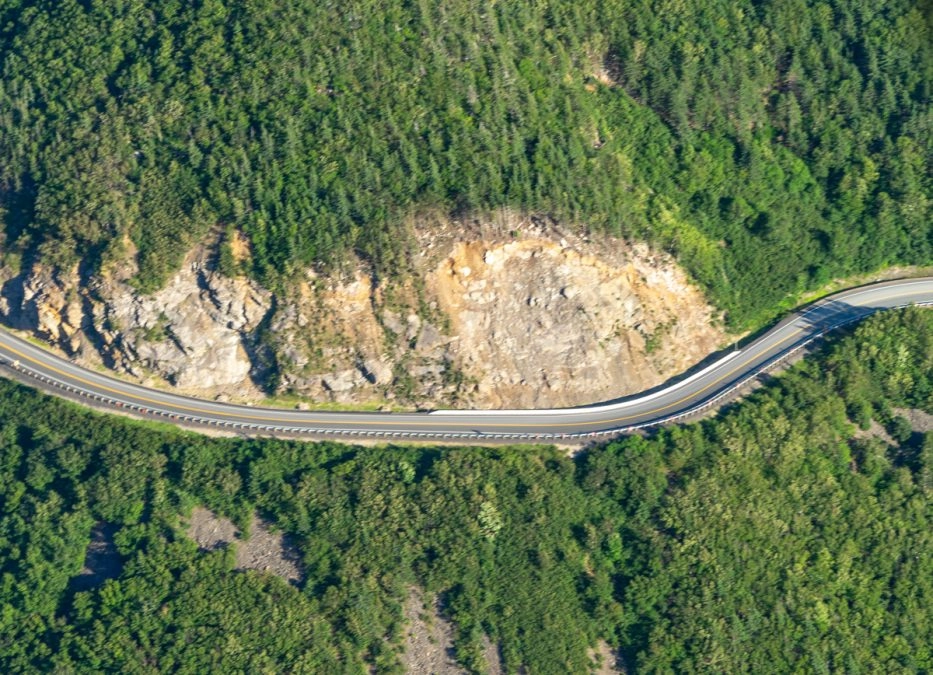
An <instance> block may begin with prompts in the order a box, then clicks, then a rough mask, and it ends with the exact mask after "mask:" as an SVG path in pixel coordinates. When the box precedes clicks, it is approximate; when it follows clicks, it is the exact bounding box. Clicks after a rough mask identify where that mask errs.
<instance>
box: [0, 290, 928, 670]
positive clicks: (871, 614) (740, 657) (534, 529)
mask: <svg viewBox="0 0 933 675" xmlns="http://www.w3.org/2000/svg"><path fill="white" fill-rule="evenodd" d="M907 408H910V409H916V410H921V411H926V412H927V413H933V312H931V311H929V310H923V309H917V308H912V309H907V310H899V311H896V312H886V313H883V314H879V315H875V316H874V317H872V318H870V319H868V320H866V321H865V322H863V323H862V324H860V325H858V326H857V327H856V328H854V329H850V330H849V331H848V332H847V333H845V334H842V335H837V336H836V337H834V338H832V339H831V340H830V341H829V342H827V343H825V344H824V345H822V346H821V347H820V348H819V351H818V353H816V354H814V355H812V356H810V357H809V358H807V359H805V360H804V361H802V362H800V363H798V364H797V365H796V366H793V367H792V368H791V369H790V370H789V371H787V372H785V373H784V374H782V375H780V376H777V377H773V378H771V379H770V380H769V381H768V382H767V383H766V385H765V386H764V387H762V388H760V389H758V390H757V391H756V392H754V393H753V394H751V395H750V396H749V397H747V398H746V399H745V400H743V401H742V402H739V403H737V404H734V405H732V406H730V407H728V408H726V409H725V410H723V411H721V412H720V413H719V415H718V416H716V417H715V418H711V419H707V420H705V421H702V422H698V423H694V424H689V425H682V426H674V427H669V428H665V429H663V430H659V431H657V432H654V433H652V434H650V435H647V436H628V437H623V438H619V439H616V440H612V441H610V442H607V443H605V444H602V445H599V446H595V447H590V448H588V449H586V450H585V451H584V452H581V453H578V454H577V455H575V456H574V457H569V456H567V454H566V452H564V451H561V450H559V449H557V448H551V447H531V446H525V447H501V448H486V449H484V448H476V447H472V448H455V447H445V448H429V447H398V446H385V447H368V448H364V447H352V446H343V445H336V444H329V443H316V444H314V443H302V442H292V441H285V440H271V439H264V440H261V439H245V438H209V437H205V436H199V435H195V434H192V433H187V432H182V431H179V430H176V429H173V428H170V427H166V426H162V425H156V424H152V423H144V422H135V421H131V420H126V419H122V418H118V417H115V416H106V415H101V414H99V413H94V412H90V411H87V410H84V409H82V408H79V407H77V406H75V405H73V404H70V403H68V402H65V401H61V400H58V399H53V398H50V397H47V396H44V395H41V394H39V393H37V392H36V391H34V390H31V389H29V388H26V387H23V386H19V385H16V384H14V383H11V382H8V381H6V380H0V669H2V670H3V672H8V673H20V672H37V671H38V672H139V673H143V672H165V671H173V672H190V673H195V672H198V673H200V672H259V671H261V672H286V671H288V672H307V673H319V672H334V673H337V672H349V673H362V672H370V671H369V670H368V669H369V668H370V667H372V668H374V669H375V671H376V672H399V671H400V670H401V666H400V662H399V650H400V642H401V635H402V633H403V630H404V625H403V614H402V610H401V606H402V602H403V599H404V597H405V596H406V593H407V589H408V588H410V587H411V586H413V585H417V586H420V587H422V588H424V589H426V590H427V591H428V592H430V593H437V594H439V595H440V597H441V598H442V600H443V604H444V607H445V612H446V613H447V615H448V616H449V617H450V619H451V620H452V621H453V623H454V626H455V628H456V630H455V646H456V656H457V659H458V661H459V662H460V663H462V664H463V665H464V666H466V667H467V668H468V669H470V670H471V671H473V672H480V671H481V670H482V667H483V665H482V664H483V662H482V659H481V643H482V640H483V636H488V637H489V639H491V640H492V641H493V642H494V643H496V644H498V645H500V647H501V652H502V657H503V661H504V665H505V668H506V670H507V671H508V672H519V671H520V669H521V668H524V669H525V671H526V672H530V673H566V672H586V669H587V667H588V666H589V665H591V664H590V663H589V661H588V658H589V657H588V655H587V649H588V647H590V646H592V645H594V644H595V643H596V642H597V640H605V641H606V642H608V644H609V645H611V646H612V648H613V649H615V650H617V651H618V653H619V658H620V661H621V663H622V664H623V666H624V667H625V669H626V671H627V672H652V671H662V672H687V671H697V672H710V673H722V672H749V671H753V672H801V671H806V672H830V671H846V672H866V673H874V672H926V671H930V670H931V669H933V649H931V646H933V610H931V608H933V432H930V431H925V432H924V431H923V430H920V429H916V428H914V427H915V426H916V425H914V424H913V423H912V422H911V421H910V419H909V418H908V417H907V416H905V415H906V414H907V413H905V411H904V409H907ZM196 505H203V506H206V507H208V508H210V509H212V510H214V511H216V512H217V513H220V514H224V515H226V516H228V517H230V518H231V519H233V521H234V522H236V523H237V524H239V525H240V526H241V527H243V528H245V527H248V525H247V524H248V522H249V520H250V517H251V514H253V513H254V512H258V513H260V514H262V515H263V516H264V517H265V518H266V519H268V521H269V522H271V523H272V524H273V525H274V526H275V527H276V528H278V529H279V530H280V531H281V532H283V533H285V534H286V535H287V536H288V537H289V538H290V539H291V540H292V541H293V542H294V544H295V546H296V547H297V549H298V550H299V551H300V565H301V568H302V579H301V580H300V581H299V582H298V583H295V584H289V583H287V582H286V581H284V580H282V579H280V578H278V577H275V576H272V575H270V574H265V573H263V572H259V571H252V570H250V571H237V570H235V569H234V568H233V555H232V552H231V550H230V549H225V548H222V549H220V550H215V551H210V552H205V551H200V550H198V547H197V546H196V545H195V543H193V542H192V541H191V540H190V539H189V537H188V536H187V534H186V532H185V526H184V525H183V522H184V521H183V519H184V517H185V516H186V515H188V514H190V513H191V510H192V508H193V507H194V506H196ZM102 524H105V525H106V527H108V528H110V529H111V530H112V531H113V540H114V545H115V547H116V550H117V552H118V554H119V569H118V570H117V572H116V573H115V574H114V575H113V578H110V579H107V580H105V581H103V582H102V583H100V584H98V585H95V586H91V587H87V586H79V585H77V584H76V583H75V578H76V575H77V574H78V572H79V570H80V569H81V567H82V565H83V563H84V559H85V550H86V548H87V547H88V544H89V542H90V539H91V532H92V529H93V528H95V527H99V526H101V525H102Z"/></svg>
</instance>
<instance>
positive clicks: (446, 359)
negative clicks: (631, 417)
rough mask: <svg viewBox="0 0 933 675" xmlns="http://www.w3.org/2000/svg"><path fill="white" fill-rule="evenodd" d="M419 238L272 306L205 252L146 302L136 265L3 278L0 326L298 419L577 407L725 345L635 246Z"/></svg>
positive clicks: (546, 235) (547, 236)
mask: <svg viewBox="0 0 933 675" xmlns="http://www.w3.org/2000/svg"><path fill="white" fill-rule="evenodd" d="M415 236H416V239H417V241H418V243H419V248H418V250H417V251H416V252H415V253H414V254H413V255H412V259H411V261H410V267H411V272H410V273H409V274H407V275H401V276H400V277H398V278H394V279H386V280H380V279H376V278H374V277H373V276H372V275H371V274H370V273H369V272H368V271H367V270H366V268H365V267H364V266H363V265H357V266H355V267H353V268H352V269H348V270H345V271H344V272H343V273H342V274H336V273H335V274H331V275H325V274H322V273H320V272H315V271H312V270H307V271H306V272H305V274H304V275H303V276H302V278H300V279H299V280H297V281H295V282H294V283H292V284H290V285H289V286H288V287H287V290H286V291H284V292H280V293H278V294H273V293H271V292H270V291H269V290H267V289H264V288H262V287H261V286H259V285H258V284H257V283H256V282H254V281H251V280H247V279H246V278H242V277H237V278H228V277H225V276H223V275H222V274H220V273H219V272H218V271H217V270H216V269H215V268H214V264H213V258H214V253H213V251H214V249H215V246H214V245H213V244H212V245H204V246H201V247H199V248H198V249H197V250H195V251H192V252H191V253H190V254H189V256H188V257H187V258H186V260H185V263H184V265H183V267H182V268H181V269H180V270H179V271H177V272H176V273H175V274H174V275H173V276H172V277H171V279H170V280H169V282H168V284H167V285H166V286H165V287H164V288H163V289H161V290H160V291H158V292H156V293H154V294H149V295H143V294H140V293H139V292H137V291H136V290H135V289H134V288H133V287H132V286H131V285H130V284H129V283H128V282H127V280H128V279H129V278H131V276H132V274H133V265H132V264H131V262H130V263H127V264H126V265H124V266H122V267H119V268H113V269H109V270H107V272H106V273H105V274H102V275H99V276H92V277H89V278H82V277H81V275H80V274H79V273H78V271H77V270H75V271H74V272H73V273H71V274H61V273H57V274H56V273H52V272H51V271H50V270H48V269H47V268H45V267H42V266H35V267H33V268H31V269H29V270H27V271H26V272H24V273H22V274H19V275H16V276H13V275H11V274H9V273H8V274H7V275H6V279H5V282H4V284H3V291H2V301H0V312H2V315H3V317H4V320H5V321H6V323H7V324H9V325H12V326H14V327H16V328H20V329H24V330H27V331H30V332H32V333H33V334H35V335H37V336H39V337H41V338H43V339H45V340H47V341H49V342H51V343H52V344H54V345H56V346H57V347H59V348H61V349H62V350H63V351H65V352H66V353H67V354H68V355H70V356H72V357H74V358H76V359H77V360H79V361H81V362H83V363H85V364H91V365H101V364H102V365H104V366H107V367H110V368H113V369H114V370H116V371H119V372H122V373H124V374H126V375H129V376H131V377H134V378H136V379H139V380H141V381H144V382H146V383H148V384H165V385H168V386H172V387H175V388H177V389H179V390H182V391H185V392H189V393H192V394H197V395H202V396H218V397H223V398H231V399H234V400H259V399H261V398H262V397H263V396H264V395H265V394H268V393H274V394H293V395H297V396H299V397H301V398H303V399H305V401H304V402H302V401H301V399H299V402H298V404H299V405H304V403H308V404H313V403H315V402H336V403H340V404H348V405H350V404H353V405H386V404H388V405H394V406H410V405H418V406H452V405H470V406H480V407H513V406H514V407H527V406H538V407H542V406H565V405H578V404H582V403H587V402H592V401H597V400H603V399H607V398H612V397H615V396H620V395H625V394H629V393H633V392H636V391H640V390H642V389H645V388H648V387H651V386H654V385H656V384H659V383H660V382H662V381H663V380H665V379H667V378H668V377H670V376H672V375H675V374H677V373H678V372H681V371H683V370H685V369H686V368H688V367H690V366H691V365H693V364H694V363H696V362H697V361H699V360H701V359H702V358H703V357H705V356H706V355H708V354H709V353H710V352H711V351H713V350H715V348H716V347H717V346H719V345H720V344H721V343H722V342H723V341H724V334H723V332H722V330H721V328H719V322H718V321H717V319H716V316H715V313H714V311H713V309H712V308H711V307H710V306H709V304H708V303H707V302H706V301H705V299H704V298H703V296H702V294H701V293H700V292H699V291H698V289H697V288H696V287H694V286H693V285H692V284H691V283H690V282H689V280H688V279H687V277H686V276H685V274H684V273H683V272H682V271H681V270H680V269H679V268H678V267H677V266H676V265H675V264H674V262H673V261H672V260H671V259H670V258H669V257H667V256H665V255H661V254H659V253H657V252H654V251H651V250H650V249H649V248H648V247H646V246H644V245H634V246H633V245H628V244H626V243H624V242H622V241H614V240H607V239H605V238H601V239H600V240H599V241H590V240H588V239H586V238H585V237H580V236H575V235H573V234H571V233H570V232H568V231H563V230H561V229H560V228H559V227H558V226H556V225H555V224H554V223H551V222H544V221H542V220H539V219H537V218H535V219H530V218H529V219H522V218H518V217H514V216H500V217H499V218H493V217H490V218H487V219H479V220H471V221H468V222H467V221H464V222H444V223H437V222H434V223H431V225H430V226H424V227H423V228H422V229H420V230H419V231H416V233H415ZM239 250H240V255H249V251H248V249H246V248H244V247H239Z"/></svg>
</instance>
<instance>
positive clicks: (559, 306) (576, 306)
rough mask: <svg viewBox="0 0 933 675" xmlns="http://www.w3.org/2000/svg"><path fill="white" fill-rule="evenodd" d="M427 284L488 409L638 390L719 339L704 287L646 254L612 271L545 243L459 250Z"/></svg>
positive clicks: (637, 253)
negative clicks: (700, 288) (449, 322)
mask: <svg viewBox="0 0 933 675" xmlns="http://www.w3.org/2000/svg"><path fill="white" fill-rule="evenodd" d="M429 278H430V282H431V284H430V285H431V286H432V287H433V288H434V289H435V290H436V293H437V296H438V298H439V299H440V302H441V306H442V308H443V309H444V312H445V313H446V314H447V315H448V316H449V317H450V318H451V320H452V333H453V334H455V335H457V336H459V338H460V339H459V342H458V343H457V345H456V355H455V358H456V359H457V360H458V362H460V363H462V364H463V369H464V371H465V372H466V373H467V374H468V375H469V376H470V377H472V378H474V379H475V380H476V381H477V383H478V386H477V389H476V397H477V399H478V400H480V401H482V402H483V403H486V404H489V405H493V406H519V407H546V406H555V405H576V404H579V403H584V402H590V401H595V400H600V399H606V398H612V397H614V396H619V395H620V394H623V393H630V392H634V391H639V390H642V389H645V388H647V387H650V386H652V385H654V384H657V383H658V382H660V381H661V380H663V379H664V377H665V376H668V375H672V374H675V373H677V372H680V371H682V370H684V369H686V368H687V367H689V366H690V365H692V363H695V362H696V361H698V360H699V359H701V358H702V357H703V356H705V355H707V354H709V353H710V352H711V351H713V350H714V349H715V348H716V346H717V344H718V343H719V342H720V341H721V340H722V335H721V334H720V333H719V332H718V331H717V330H716V329H714V328H713V327H712V325H711V321H710V314H709V310H708V308H707V307H705V304H704V302H703V298H702V297H701V296H700V294H699V293H698V291H697V290H696V289H695V288H692V287H691V286H690V285H689V284H688V283H687V280H686V279H685V277H684V276H683V274H681V273H679V272H678V271H677V269H676V268H674V267H673V266H672V265H671V264H670V263H666V264H665V261H663V260H662V259H660V258H658V257H656V256H652V255H651V254H650V253H649V251H648V250H647V248H645V247H639V248H635V249H632V250H631V251H630V255H629V257H628V259H627V260H624V261H623V262H617V263H615V264H612V263H607V262H605V261H603V260H600V259H599V258H597V257H596V256H593V255H587V254H585V253H581V252H580V251H579V250H576V249H574V248H572V247H569V246H567V245H566V243H565V244H564V245H561V244H560V243H557V242H554V241H550V240H548V239H542V238H529V239H522V240H519V241H512V242H508V243H500V244H491V243H486V242H471V243H468V244H464V243H459V244H456V245H455V246H454V250H453V251H452V253H451V255H450V256H449V257H448V258H447V259H446V260H445V261H444V262H443V263H442V264H441V265H440V266H439V267H438V268H437V269H436V270H435V271H434V272H433V273H432V275H431V276H430V277H429Z"/></svg>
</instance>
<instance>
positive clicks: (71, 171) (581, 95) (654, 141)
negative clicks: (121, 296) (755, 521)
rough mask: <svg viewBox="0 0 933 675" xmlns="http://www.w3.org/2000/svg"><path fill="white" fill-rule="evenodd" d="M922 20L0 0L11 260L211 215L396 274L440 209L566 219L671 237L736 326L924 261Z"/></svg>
mask: <svg viewBox="0 0 933 675" xmlns="http://www.w3.org/2000/svg"><path fill="white" fill-rule="evenodd" d="M928 18H929V17H924V15H923V12H922V8H920V7H919V6H918V5H917V3H915V2H911V1H910V0H892V1H890V2H885V3H882V4H879V3H877V2H870V1H868V0H839V1H837V2H831V3H823V2H816V1H811V0H790V1H788V2H781V3H759V2H753V1H752V0H743V1H741V2H733V1H727V0H715V1H712V2H711V1H710V0H685V1H683V2H670V1H668V0H653V1H651V2H646V3H631V2H619V1H617V0H611V1H609V2H597V1H596V0H578V1H574V2H555V3H540V2H532V1H531V0H514V1H510V2H500V3H488V2H475V1H471V0H451V1H449V2H443V3H431V2H413V3H402V2H373V1H372V0H347V1H346V2H319V1H316V0H315V1H312V0H300V1H297V2H281V1H279V0H250V1H249V2H247V1H245V0H229V1H221V0H204V1H203V2H194V3H191V2H182V1H181V0H164V1H163V2H159V3H145V2H139V1H136V0H129V1H126V2H81V1H79V0H58V1H56V2H43V1H40V0H6V1H5V2H2V3H0V73H2V82H3V86H2V87H0V221H2V236H3V241H2V248H3V251H4V253H5V256H6V259H7V261H8V262H10V264H13V262H15V261H19V260H25V261H26V262H29V261H31V260H34V259H36V258H39V259H42V260H45V261H47V262H49V263H53V264H57V265H60V266H70V265H72V264H74V263H76V262H77V261H79V260H80V261H82V263H83V264H84V267H85V268H86V269H87V270H93V269H96V268H99V267H100V266H101V265H103V264H105V263H107V262H108V261H120V260H123V259H124V257H125V256H127V255H130V254H137V253H138V262H139V271H138V274H137V276H136V284H137V285H138V286H139V287H140V288H142V289H144V290H151V289H154V288H157V287H158V286H159V285H160V284H162V283H163V282H164V280H165V279H166V277H167V275H168V274H169V273H170V272H171V271H172V270H173V269H174V268H175V267H176V266H177V265H178V264H179V263H180V260H181V256H182V255H183V253H184V252H185V251H186V250H187V249H188V248H189V247H190V246H192V245H193V244H194V242H195V241H196V240H198V239H200V238H203V237H204V236H205V235H206V234H207V232H208V231H209V230H210V229H212V228H216V227H219V228H220V229H221V230H225V231H226V232H227V233H228V237H227V242H228V244H226V245H225V246H228V245H229V242H231V241H240V240H239V238H238V237H239V235H235V233H237V232H239V233H241V234H242V235H244V236H245V237H246V238H247V239H248V241H249V243H250V244H251V252H252V255H251V256H249V257H247V258H243V257H242V256H237V255H233V254H232V253H231V251H229V250H227V249H224V250H223V251H221V255H220V256H219V260H220V264H221V265H222V267H223V268H224V269H225V271H227V272H231V273H232V272H236V271H243V272H248V273H250V274H253V275H256V276H258V277H259V278H261V279H263V280H264V282H266V283H267V284H270V285H272V286H273V287H275V286H276V284H279V283H284V282H285V281H286V280H287V278H288V277H289V275H290V274H291V273H292V272H294V271H295V270H298V269H300V268H302V267H305V266H309V265H327V264H334V265H337V264H340V263H341V262H343V261H345V260H347V259H348V258H349V257H350V256H360V257H362V258H363V259H364V260H367V261H368V262H369V263H371V264H372V265H373V267H374V269H375V270H376V272H377V274H378V275H380V276H385V275H395V274H399V273H403V272H404V270H405V269H406V267H407V263H406V259H407V256H408V251H409V248H410V247H411V245H412V244H411V241H410V239H409V238H408V237H407V235H406V223H409V222H410V220H411V218H413V217H414V216H416V215H417V214H418V213H420V212H423V211H425V210H431V211H432V212H438V211H440V212H441V213H445V212H455V213H464V212H473V211H482V210H484V209H492V208H496V207H501V206H505V207H510V208H513V209H515V210H519V211H530V212H539V213H548V214H551V215H553V216H555V217H557V218H558V219H560V220H561V221H562V222H565V223H568V224H577V225H578V226H581V227H582V226H584V225H585V226H586V227H588V228H590V229H592V230H593V231H594V232H596V233H608V234H613V235H623V236H626V237H630V238H632V239H634V240H639V241H641V240H647V241H651V242H653V243H654V244H655V245H657V246H658V247H660V248H663V249H666V250H670V251H672V252H673V253H675V254H676V255H677V256H678V258H679V259H680V261H681V262H682V263H683V264H684V265H686V267H687V268H688V269H689V271H690V272H691V274H692V275H693V276H694V278H695V279H697V280H698V281H699V282H700V283H701V284H702V285H703V286H704V287H705V288H706V289H707V291H708V292H709V294H710V297H711V298H712V299H713V301H714V302H715V303H716V304H718V305H719V306H720V308H722V309H725V310H727V312H728V317H729V320H730V322H731V323H732V324H733V325H734V326H735V327H742V326H748V325H751V324H759V325H760V323H761V322H762V321H764V320H766V319H767V318H768V316H769V315H770V314H771V313H772V312H773V311H774V308H775V307H777V306H778V305H779V302H780V301H781V300H782V299H783V298H785V297H786V296H787V294H788V293H795V292H799V291H801V290H804V289H807V288H813V287H817V286H820V285H822V284H824V283H825V282H826V281H827V280H829V279H831V278H832V277H835V276H839V275H849V274H855V273H860V272H865V271H870V270H874V269H877V268H879V267H882V266H884V265H887V264H892V263H913V264H929V262H930V260H931V259H933V248H931V247H933V243H931V230H930V227H929V222H930V174H929V172H928V171H927V169H926V167H927V164H928V158H929V156H930V152H931V145H930V144H931V142H933V141H931V139H933V129H931V117H930V111H929V99H930V82H931V81H933V77H931V75H933V55H931V49H933V47H931V45H933V39H931V34H930V22H929V20H928Z"/></svg>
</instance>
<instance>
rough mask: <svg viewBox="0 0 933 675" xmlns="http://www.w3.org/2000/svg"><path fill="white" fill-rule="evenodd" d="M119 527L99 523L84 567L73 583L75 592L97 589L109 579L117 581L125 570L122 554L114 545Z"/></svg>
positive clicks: (95, 527) (93, 531)
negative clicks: (114, 538)
mask: <svg viewBox="0 0 933 675" xmlns="http://www.w3.org/2000/svg"><path fill="white" fill-rule="evenodd" d="M117 529H118V528H117V526H116V525H111V524H110V523H97V525H95V526H94V527H93V529H92V530H91V542H90V543H89V544H88V545H87V550H86V551H85V553H84V567H83V568H82V569H81V571H80V572H79V573H78V575H77V576H76V577H74V578H73V579H72V581H71V588H72V590H75V591H86V590H88V589H91V588H96V587H97V586H100V585H101V584H102V583H104V582H105V581H106V580H107V579H115V578H116V577H118V576H120V572H121V571H122V570H123V562H122V561H121V560H120V553H119V552H118V551H117V547H116V546H115V545H114V543H113V536H114V535H115V534H116V533H117Z"/></svg>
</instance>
